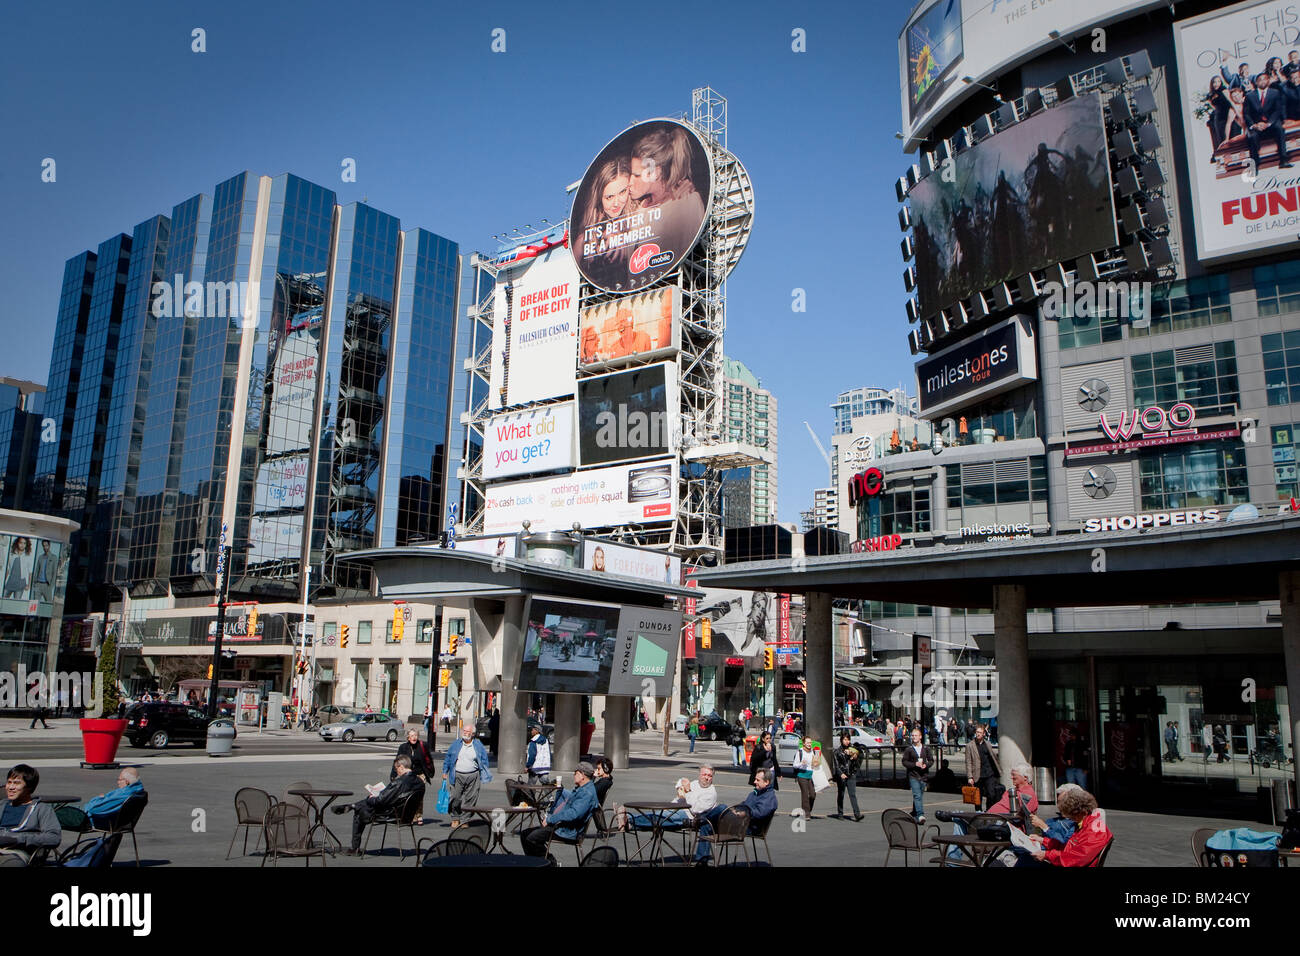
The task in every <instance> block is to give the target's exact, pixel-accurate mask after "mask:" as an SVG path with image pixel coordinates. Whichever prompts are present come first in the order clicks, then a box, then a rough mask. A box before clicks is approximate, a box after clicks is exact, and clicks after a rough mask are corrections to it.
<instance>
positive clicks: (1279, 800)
mask: <svg viewBox="0 0 1300 956" xmlns="http://www.w3.org/2000/svg"><path fill="white" fill-rule="evenodd" d="M1294 809H1295V781H1294V780H1274V781H1273V825H1274V826H1278V827H1280V826H1281V825H1282V824H1283V823H1285V822H1286V812H1287V811H1288V810H1294Z"/></svg>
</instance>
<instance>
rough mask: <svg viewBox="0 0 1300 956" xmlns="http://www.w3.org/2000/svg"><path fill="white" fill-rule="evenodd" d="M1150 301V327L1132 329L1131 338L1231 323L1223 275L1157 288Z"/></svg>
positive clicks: (1158, 286) (1226, 288)
mask: <svg viewBox="0 0 1300 956" xmlns="http://www.w3.org/2000/svg"><path fill="white" fill-rule="evenodd" d="M1152 298H1153V301H1152V303H1151V327H1150V328H1147V329H1144V328H1134V329H1133V332H1132V334H1133V337H1134V338H1141V337H1142V336H1144V335H1159V334H1161V333H1162V332H1181V331H1183V330H1184V329H1199V328H1204V327H1205V326H1207V325H1222V324H1225V323H1228V322H1231V321H1232V309H1231V307H1230V306H1229V304H1228V277H1227V275H1213V276H1202V277H1200V278H1197V279H1189V280H1187V281H1186V282H1171V283H1168V284H1166V285H1157V286H1156V287H1155V288H1154V290H1153V292H1152Z"/></svg>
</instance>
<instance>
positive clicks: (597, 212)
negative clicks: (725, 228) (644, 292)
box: [569, 119, 713, 292]
mask: <svg viewBox="0 0 1300 956" xmlns="http://www.w3.org/2000/svg"><path fill="white" fill-rule="evenodd" d="M712 195H713V165H712V163H711V162H710V161H709V152H708V149H707V148H706V147H705V145H704V142H703V141H702V140H701V139H700V137H699V136H698V135H697V134H696V133H695V131H694V130H692V129H691V128H690V127H689V126H686V125H685V124H683V123H679V122H677V121H676V120H668V119H655V120H647V121H646V122H644V123H638V124H637V125H635V126H633V127H631V128H630V129H626V130H624V131H623V132H622V133H619V134H618V136H616V137H614V139H613V140H611V141H610V143H609V145H607V146H606V147H605V148H604V149H602V150H601V151H600V152H599V153H598V154H597V156H596V158H595V160H593V161H592V163H591V165H590V166H588V167H587V173H586V175H585V176H583V177H582V182H581V183H580V184H579V186H578V191H577V193H576V195H575V196H574V199H573V212H572V214H571V218H570V232H569V241H570V245H571V247H572V248H573V258H574V260H575V261H576V262H577V264H578V269H579V271H580V272H581V273H582V277H583V278H584V279H586V280H587V281H588V282H589V283H591V284H592V285H594V286H596V287H597V288H600V289H603V290H605V291H606V292H635V291H636V290H638V289H644V288H645V287H646V286H649V285H652V284H653V283H655V282H657V281H659V280H660V279H661V278H663V277H664V276H665V275H667V274H668V273H669V272H671V271H673V270H674V269H676V268H677V266H678V264H680V263H681V261H682V259H684V258H686V254H687V253H688V252H690V251H691V249H692V248H693V247H694V246H695V243H696V242H697V241H698V240H699V238H700V232H701V231H703V229H704V220H705V218H706V217H707V215H708V207H709V197H710V196H712Z"/></svg>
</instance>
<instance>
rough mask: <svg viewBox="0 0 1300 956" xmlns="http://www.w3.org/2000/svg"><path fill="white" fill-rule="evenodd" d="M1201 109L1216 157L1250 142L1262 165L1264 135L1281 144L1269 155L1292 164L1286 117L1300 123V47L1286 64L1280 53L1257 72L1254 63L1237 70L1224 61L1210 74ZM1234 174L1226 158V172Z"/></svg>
mask: <svg viewBox="0 0 1300 956" xmlns="http://www.w3.org/2000/svg"><path fill="white" fill-rule="evenodd" d="M1197 115H1198V116H1199V117H1200V118H1202V119H1204V120H1205V125H1206V127H1207V128H1208V129H1209V131H1210V148H1211V153H1210V162H1211V163H1217V162H1220V161H1221V160H1226V159H1227V158H1228V156H1229V155H1230V154H1232V153H1234V152H1235V153H1239V152H1240V151H1241V148H1242V146H1243V144H1244V146H1245V148H1246V150H1247V152H1249V153H1250V158H1251V161H1252V162H1253V163H1254V164H1255V169H1257V170H1258V169H1259V167H1260V152H1259V147H1260V143H1261V141H1263V142H1266V143H1272V144H1273V146H1274V147H1275V153H1274V154H1270V155H1269V156H1268V157H1266V159H1267V161H1269V162H1271V161H1273V160H1274V158H1275V157H1276V160H1277V165H1278V168H1279V169H1288V168H1290V167H1291V166H1292V165H1293V164H1292V163H1291V158H1290V151H1289V150H1288V148H1287V142H1286V140H1287V132H1288V129H1287V126H1286V123H1287V122H1288V121H1295V122H1298V123H1300V50H1292V51H1291V52H1290V53H1288V54H1287V62H1286V63H1285V64H1284V63H1283V62H1282V58H1281V57H1280V56H1274V57H1269V59H1268V61H1267V62H1266V63H1265V65H1264V69H1263V70H1262V71H1261V72H1259V73H1252V72H1251V68H1250V64H1249V63H1241V64H1238V66H1237V72H1236V73H1235V74H1234V73H1229V72H1228V68H1227V67H1226V66H1220V67H1219V72H1218V74H1216V75H1213V76H1211V77H1210V82H1209V89H1208V90H1207V92H1206V93H1205V94H1204V95H1203V96H1202V102H1201V105H1200V106H1199V107H1198V109H1197ZM1292 128H1294V127H1292ZM1228 174H1230V171H1229V170H1228V163H1227V162H1224V173H1223V175H1228Z"/></svg>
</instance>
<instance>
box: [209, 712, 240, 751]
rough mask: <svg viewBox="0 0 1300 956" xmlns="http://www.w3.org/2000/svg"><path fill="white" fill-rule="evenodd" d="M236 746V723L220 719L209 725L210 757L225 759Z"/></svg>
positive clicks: (223, 718)
mask: <svg viewBox="0 0 1300 956" xmlns="http://www.w3.org/2000/svg"><path fill="white" fill-rule="evenodd" d="M234 745H235V722H234V721H233V720H231V719H230V718H228V717H219V718H217V719H216V720H214V721H212V723H210V724H208V756H209V757H224V756H228V755H229V754H230V751H231V749H232V748H233V747H234Z"/></svg>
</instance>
